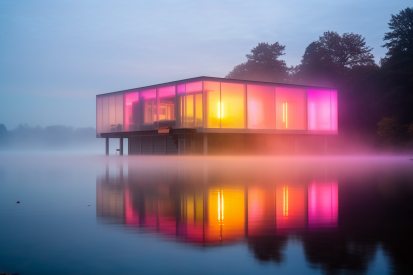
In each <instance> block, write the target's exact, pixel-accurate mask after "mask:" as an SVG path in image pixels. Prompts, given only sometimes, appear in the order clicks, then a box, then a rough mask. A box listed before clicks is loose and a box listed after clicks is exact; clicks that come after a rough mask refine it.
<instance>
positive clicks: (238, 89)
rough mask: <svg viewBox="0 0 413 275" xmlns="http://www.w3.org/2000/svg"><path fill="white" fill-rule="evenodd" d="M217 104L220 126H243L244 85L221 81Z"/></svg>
mask: <svg viewBox="0 0 413 275" xmlns="http://www.w3.org/2000/svg"><path fill="white" fill-rule="evenodd" d="M218 105H220V109H221V110H220V116H221V127H222V128H245V85H243V84H235V83H224V82H222V83H221V103H220V104H218ZM218 105H217V106H218Z"/></svg>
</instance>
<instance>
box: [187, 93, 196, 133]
mask: <svg viewBox="0 0 413 275" xmlns="http://www.w3.org/2000/svg"><path fill="white" fill-rule="evenodd" d="M185 121H186V124H185V127H194V126H195V124H194V96H193V95H187V96H186V116H185Z"/></svg>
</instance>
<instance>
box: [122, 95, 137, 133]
mask: <svg viewBox="0 0 413 275" xmlns="http://www.w3.org/2000/svg"><path fill="white" fill-rule="evenodd" d="M138 104H139V92H134V93H129V94H125V105H124V116H125V131H134V130H137V129H135V127H134V126H135V125H138V121H137V118H138V109H137V106H138ZM135 120H136V121H135Z"/></svg>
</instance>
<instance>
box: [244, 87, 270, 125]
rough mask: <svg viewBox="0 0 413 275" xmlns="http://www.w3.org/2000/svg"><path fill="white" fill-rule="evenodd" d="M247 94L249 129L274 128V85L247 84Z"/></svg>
mask: <svg viewBox="0 0 413 275" xmlns="http://www.w3.org/2000/svg"><path fill="white" fill-rule="evenodd" d="M247 94H248V96H247V98H248V129H274V128H275V89H274V87H271V86H263V85H247Z"/></svg>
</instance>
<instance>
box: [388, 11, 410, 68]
mask: <svg viewBox="0 0 413 275" xmlns="http://www.w3.org/2000/svg"><path fill="white" fill-rule="evenodd" d="M389 28H390V30H391V31H390V32H387V33H385V35H384V38H383V40H384V41H387V42H386V43H385V44H384V45H383V47H385V48H387V49H388V52H387V53H386V57H385V58H384V59H383V60H382V64H383V65H384V66H390V67H393V68H394V67H395V68H399V69H408V70H411V69H412V66H413V9H412V8H406V9H404V10H402V11H400V13H399V14H397V15H392V16H391V19H390V23H389Z"/></svg>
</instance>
